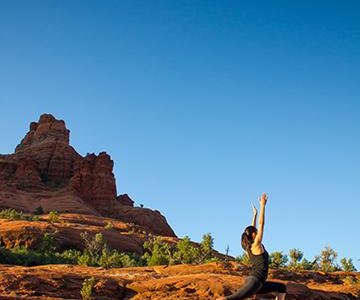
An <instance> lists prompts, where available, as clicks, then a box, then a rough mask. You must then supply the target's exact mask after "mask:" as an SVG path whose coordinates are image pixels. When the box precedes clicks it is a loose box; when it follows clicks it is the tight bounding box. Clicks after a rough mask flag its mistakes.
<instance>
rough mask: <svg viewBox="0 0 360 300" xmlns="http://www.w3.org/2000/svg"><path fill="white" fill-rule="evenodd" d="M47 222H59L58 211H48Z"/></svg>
mask: <svg viewBox="0 0 360 300" xmlns="http://www.w3.org/2000/svg"><path fill="white" fill-rule="evenodd" d="M49 222H51V223H58V222H60V219H59V213H58V212H57V211H56V210H52V211H50V212H49Z"/></svg>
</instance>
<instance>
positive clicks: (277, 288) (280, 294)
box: [257, 281, 286, 300]
mask: <svg viewBox="0 0 360 300" xmlns="http://www.w3.org/2000/svg"><path fill="white" fill-rule="evenodd" d="M272 292H277V296H276V300H285V296H286V285H285V284H283V283H281V282H275V281H265V282H264V284H263V285H262V287H261V289H260V290H259V291H258V292H257V293H258V294H268V293H272Z"/></svg>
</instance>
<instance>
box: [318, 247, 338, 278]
mask: <svg viewBox="0 0 360 300" xmlns="http://www.w3.org/2000/svg"><path fill="white" fill-rule="evenodd" d="M336 258H337V252H336V251H335V250H334V249H332V248H331V247H330V246H327V247H325V248H324V250H322V251H321V254H320V255H318V256H317V257H316V260H317V266H316V268H318V269H319V270H321V271H323V272H334V271H336V270H337V269H338V267H337V265H336V263H335V260H336Z"/></svg>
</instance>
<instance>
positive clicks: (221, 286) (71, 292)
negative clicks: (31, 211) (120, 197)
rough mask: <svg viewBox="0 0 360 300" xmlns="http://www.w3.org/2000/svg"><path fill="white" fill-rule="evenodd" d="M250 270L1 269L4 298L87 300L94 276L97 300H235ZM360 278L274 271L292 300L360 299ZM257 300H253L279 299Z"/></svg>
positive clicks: (261, 298) (218, 266)
mask: <svg viewBox="0 0 360 300" xmlns="http://www.w3.org/2000/svg"><path fill="white" fill-rule="evenodd" d="M246 274H247V271H246V270H245V269H244V268H243V267H241V266H238V265H236V264H234V263H227V264H223V263H210V264H205V265H177V266H154V267H138V268H120V269H119V268H112V269H104V268H94V267H85V266H71V265H47V266H36V267H21V266H8V265H0V298H1V299H20V298H21V299H22V298H26V299H33V300H35V299H36V300H48V299H58V300H60V299H82V297H81V294H80V290H81V288H82V284H83V282H84V279H86V278H89V277H94V278H95V279H96V284H95V285H94V288H93V293H92V297H93V298H94V299H102V300H114V299H119V300H120V299H121V300H128V299H133V300H213V299H217V298H218V297H220V296H225V295H230V294H231V292H234V291H236V290H237V289H238V288H239V287H240V286H241V285H242V284H243V283H244V279H245V275H246ZM359 277H360V276H359V274H356V273H338V274H335V275H329V274H325V275H324V274H319V273H317V272H302V273H293V272H287V273H284V272H282V271H271V274H270V279H271V280H274V281H277V282H282V283H284V284H286V286H287V295H286V299H287V300H358V299H359V297H360V294H359V293H360V289H359V285H358V284H348V283H347V280H346V278H352V280H353V281H359V280H360V278H359ZM275 298H276V295H274V294H267V295H256V296H252V297H250V298H248V299H252V300H266V299H269V300H270V299H275Z"/></svg>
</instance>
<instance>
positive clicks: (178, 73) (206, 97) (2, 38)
mask: <svg viewBox="0 0 360 300" xmlns="http://www.w3.org/2000/svg"><path fill="white" fill-rule="evenodd" d="M359 80H360V2H359V1H177V0H176V1H150V0H149V1H132V0H131V1H55V0H54V1H4V0H2V1H1V2H0V101H1V110H0V126H1V127H0V129H1V137H0V141H1V142H0V153H10V152H13V151H14V148H15V146H16V145H17V143H18V142H19V141H20V139H21V138H22V137H23V136H24V135H25V133H26V132H27V130H28V125H29V123H30V122H31V121H37V120H38V118H39V116H40V114H41V113H44V112H47V113H52V114H54V115H55V116H56V117H57V118H61V119H64V120H65V121H66V124H67V127H68V128H69V129H70V130H71V144H72V145H73V146H74V147H75V148H76V149H77V150H78V152H79V153H80V154H82V155H85V154H86V153H87V152H95V153H98V152H100V151H103V150H105V151H107V152H108V153H109V154H111V156H112V158H113V160H114V161H115V170H114V171H115V176H116V180H117V185H118V193H119V194H120V193H128V194H129V195H130V196H131V197H133V199H134V200H135V201H136V203H137V204H140V203H142V204H144V205H145V206H146V207H150V208H153V209H158V210H160V211H161V212H162V213H163V214H164V215H165V216H166V218H167V220H168V222H169V223H170V225H171V226H172V227H173V229H174V230H175V232H176V233H177V234H178V235H179V236H180V237H181V236H184V235H188V236H190V238H191V239H192V240H195V241H199V240H201V236H202V234H203V233H207V232H211V233H212V235H213V237H214V238H215V246H216V248H217V249H218V250H220V251H225V248H226V246H227V245H229V247H230V254H232V255H239V254H241V253H242V250H241V248H240V245H239V236H240V234H241V232H242V230H243V228H244V227H245V226H246V225H248V224H249V222H250V220H251V208H250V204H251V202H255V203H257V197H258V196H259V195H260V194H261V192H263V191H266V192H268V194H269V203H268V207H267V209H268V211H267V223H266V235H265V241H264V243H265V245H266V247H267V248H268V250H269V251H275V250H283V251H285V252H287V251H288V250H289V249H291V248H295V247H296V248H300V249H301V250H303V251H304V253H305V256H306V257H307V258H309V259H312V258H313V256H314V255H316V254H318V253H319V252H320V251H321V249H322V248H323V247H324V246H326V245H331V246H332V247H333V248H334V249H335V250H337V251H338V253H339V256H340V257H343V256H346V257H352V258H353V259H354V260H355V261H356V266H357V267H358V268H360V264H359V262H357V260H358V259H360V255H359V253H360V238H359V236H360V235H359V232H358V230H359V213H360V199H359V186H360V185H359V183H360V172H359V170H360V140H359V131H360V120H359V114H360V84H359Z"/></svg>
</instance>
